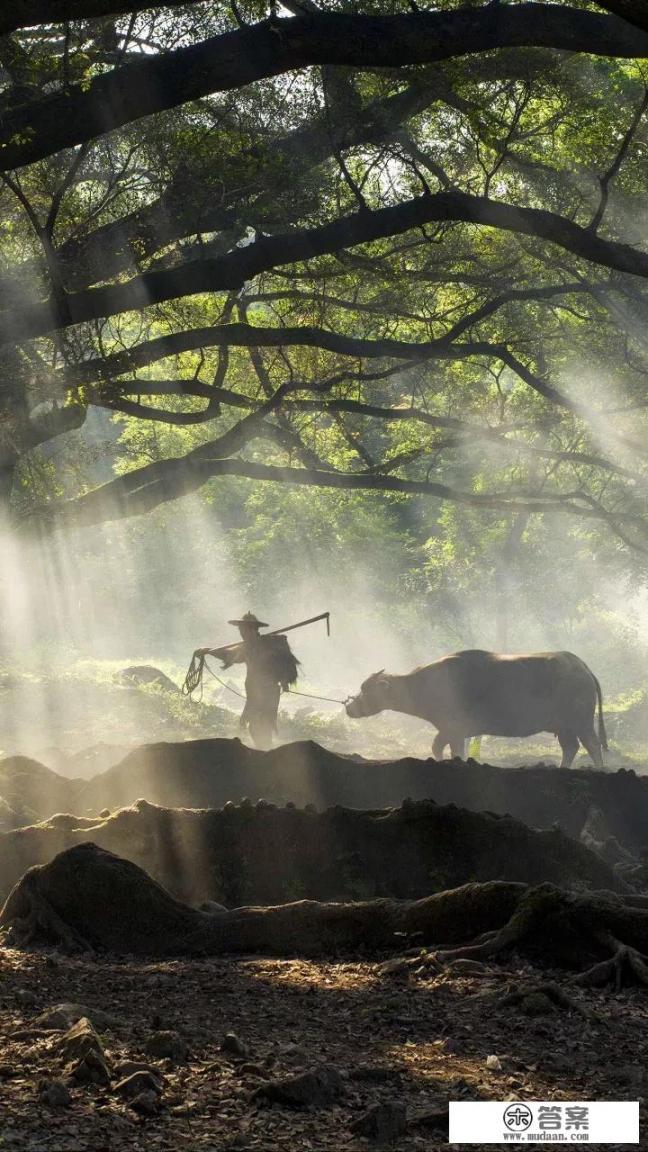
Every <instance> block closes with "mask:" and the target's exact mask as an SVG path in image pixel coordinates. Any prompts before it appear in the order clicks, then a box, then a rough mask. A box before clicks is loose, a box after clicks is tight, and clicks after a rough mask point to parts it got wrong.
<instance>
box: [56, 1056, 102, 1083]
mask: <svg viewBox="0 0 648 1152" xmlns="http://www.w3.org/2000/svg"><path fill="white" fill-rule="evenodd" d="M65 1074H66V1076H67V1077H68V1078H69V1079H71V1080H76V1082H77V1083H78V1084H103V1085H106V1084H110V1080H111V1076H110V1068H109V1067H108V1065H107V1063H106V1061H105V1060H104V1058H103V1056H102V1055H101V1054H100V1053H99V1052H95V1051H93V1050H92V1049H90V1051H89V1052H87V1053H86V1055H85V1056H84V1057H83V1059H81V1060H77V1061H76V1063H72V1064H68V1066H67V1068H66V1069H65Z"/></svg>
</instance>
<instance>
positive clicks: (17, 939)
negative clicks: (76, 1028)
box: [0, 843, 648, 986]
mask: <svg viewBox="0 0 648 1152" xmlns="http://www.w3.org/2000/svg"><path fill="white" fill-rule="evenodd" d="M647 905H648V902H647V901H645V900H642V899H641V898H640V897H637V896H630V897H626V896H623V895H618V894H615V893H611V892H591V893H582V892H567V891H564V890H562V889H560V888H557V887H555V886H554V885H551V884H542V885H539V886H536V887H530V886H528V885H525V884H520V883H515V882H510V881H491V882H490V883H486V884H466V885H464V886H463V887H461V888H456V889H451V890H449V891H446V892H440V893H437V894H436V895H433V896H429V897H427V898H425V899H423V900H415V901H398V900H390V899H385V900H370V901H358V902H356V903H339V904H333V903H319V902H317V901H310V900H302V901H298V902H296V903H292V904H284V905H279V906H276V907H268V908H252V907H246V908H237V909H233V910H231V911H225V912H218V913H216V914H210V913H207V912H202V911H198V910H196V909H193V908H190V907H189V906H188V905H186V904H183V903H181V902H180V901H178V900H175V899H174V898H173V897H172V896H171V895H170V894H169V893H168V892H167V891H166V890H165V889H164V888H163V887H162V886H161V885H160V884H158V883H156V881H154V880H152V879H151V877H150V876H148V875H147V874H146V872H144V871H143V870H142V869H141V868H138V867H137V865H135V864H132V863H131V862H130V861H128V860H123V859H121V858H120V857H118V856H115V855H113V854H112V853H111V852H107V851H105V850H104V849H101V848H98V847H97V846H96V845H94V844H88V843H86V844H81V845H78V846H77V847H75V848H71V849H68V850H66V851H65V852H61V853H60V854H59V855H58V856H56V857H55V858H54V860H52V861H51V862H50V863H49V864H46V865H43V866H40V867H35V868H32V869H30V870H29V871H28V872H27V873H25V875H24V876H23V877H22V879H21V880H20V881H19V882H18V884H17V885H16V886H15V888H14V889H13V891H12V892H11V894H10V895H9V897H8V899H7V901H6V903H5V905H4V907H3V909H2V911H1V912H0V930H2V931H3V932H4V933H5V935H6V938H7V939H8V941H10V942H11V943H12V944H14V945H36V944H41V943H49V944H56V945H58V946H63V947H65V948H67V949H70V950H79V949H88V948H89V949H95V950H102V951H104V950H105V951H110V952H116V953H122V954H123V953H130V954H134V955H148V956H197V955H203V956H222V955H225V954H233V953H250V952H260V953H268V954H272V955H274V956H292V955H295V954H299V955H304V956H317V955H327V954H331V953H339V952H352V953H357V952H358V951H363V952H365V953H366V952H372V953H375V952H385V951H395V950H396V951H402V949H403V947H405V946H407V944H408V943H412V942H415V943H416V944H417V945H420V946H421V947H428V948H431V947H434V948H437V949H438V948H439V947H440V946H445V951H443V952H441V953H438V958H439V959H440V960H442V961H447V960H449V959H455V958H457V957H466V956H469V957H477V958H480V959H483V958H485V957H486V958H488V959H491V960H492V959H495V958H497V957H499V956H502V955H505V954H507V953H510V952H511V951H515V952H519V953H522V954H524V955H525V956H527V957H529V958H530V959H531V960H533V961H535V962H539V963H544V964H551V965H561V966H565V967H568V968H571V969H576V970H579V969H583V968H584V969H585V971H580V972H579V975H578V979H579V980H580V982H584V983H588V982H589V983H603V982H605V981H607V980H610V979H613V980H614V981H615V983H616V984H617V986H619V985H620V983H621V982H622V980H623V979H624V978H631V979H633V980H636V981H639V982H641V983H648V958H647V957H646V952H647V951H648V906H647Z"/></svg>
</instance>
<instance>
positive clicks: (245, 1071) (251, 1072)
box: [238, 1064, 268, 1080]
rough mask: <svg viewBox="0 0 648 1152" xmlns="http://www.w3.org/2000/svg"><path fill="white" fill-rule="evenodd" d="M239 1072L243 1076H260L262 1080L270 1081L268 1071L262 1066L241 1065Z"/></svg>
mask: <svg viewBox="0 0 648 1152" xmlns="http://www.w3.org/2000/svg"><path fill="white" fill-rule="evenodd" d="M238 1070H239V1072H240V1073H241V1075H242V1076H258V1077H259V1079H260V1080H267V1079H268V1069H267V1068H264V1067H263V1065H262V1064H241V1065H239V1069H238Z"/></svg>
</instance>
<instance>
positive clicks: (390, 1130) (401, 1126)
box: [351, 1100, 407, 1144]
mask: <svg viewBox="0 0 648 1152" xmlns="http://www.w3.org/2000/svg"><path fill="white" fill-rule="evenodd" d="M351 1131H352V1132H354V1133H355V1135H356V1136H363V1137H364V1138H365V1139H366V1140H371V1141H372V1142H373V1143H375V1144H393V1143H394V1141H395V1140H398V1139H399V1138H400V1137H401V1136H403V1135H404V1134H405V1132H406V1131H407V1113H406V1111H405V1105H404V1104H401V1103H400V1101H396V1100H390V1101H387V1102H386V1103H385V1104H374V1106H373V1108H370V1109H369V1110H368V1111H367V1112H365V1113H364V1115H363V1116H360V1117H358V1119H357V1120H354V1122H353V1124H352V1125H351Z"/></svg>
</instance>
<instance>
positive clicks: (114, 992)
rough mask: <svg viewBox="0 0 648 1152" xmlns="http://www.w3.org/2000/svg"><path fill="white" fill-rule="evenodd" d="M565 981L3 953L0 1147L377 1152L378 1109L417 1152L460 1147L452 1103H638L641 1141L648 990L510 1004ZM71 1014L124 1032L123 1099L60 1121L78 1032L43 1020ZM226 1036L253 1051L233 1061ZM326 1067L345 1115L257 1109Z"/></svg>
mask: <svg viewBox="0 0 648 1152" xmlns="http://www.w3.org/2000/svg"><path fill="white" fill-rule="evenodd" d="M462 965H463V971H462ZM466 966H467V967H468V971H466ZM387 967H388V965H387ZM551 979H558V980H559V981H560V984H561V987H562V988H563V989H567V988H568V984H567V983H566V976H565V973H562V974H558V973H555V972H554V973H547V972H544V973H539V972H538V970H537V969H531V968H529V967H526V966H523V965H516V964H515V963H514V962H511V963H510V964H509V965H508V966H507V967H501V966H496V965H493V966H491V967H486V966H479V965H475V964H474V962H473V965H472V967H471V965H470V962H466V961H463V962H461V961H459V962H457V961H455V964H454V966H450V967H446V968H445V969H443V970H442V971H441V972H440V973H434V972H433V971H431V970H430V969H429V968H424V969H420V970H414V971H413V973H412V974H411V975H405V976H404V975H397V974H394V973H389V972H388V971H387V972H386V971H385V969H384V968H383V967H382V966H381V964H380V963H379V961H378V960H376V959H373V960H371V961H367V960H366V959H365V960H363V959H356V960H354V961H353V962H349V961H348V960H345V961H340V960H331V961H326V962H325V961H322V962H317V963H315V962H306V961H303V960H267V959H259V958H256V957H255V958H241V959H234V960H205V961H192V962H187V961H175V962H165V963H160V962H155V963H146V962H142V961H135V960H133V959H128V958H126V959H125V960H122V961H117V960H114V959H107V958H92V957H81V958H68V957H65V956H62V955H59V954H57V953H20V952H16V951H11V950H4V951H3V952H2V953H1V954H0V1035H1V1050H0V1109H1V1111H0V1117H1V1119H0V1147H1V1148H2V1149H3V1152H4V1149H16V1150H20V1152H22V1150H29V1152H122V1150H125V1149H128V1150H129V1152H140V1150H141V1152H144V1149H146V1150H147V1152H150V1150H151V1149H161V1150H164V1149H166V1150H169V1152H171V1150H173V1152H176V1150H178V1149H180V1148H182V1149H186V1152H216V1150H219V1152H220V1150H224V1149H232V1150H234V1149H240V1150H245V1149H250V1150H251V1149H255V1150H263V1152H271V1150H286V1152H288V1150H290V1152H305V1150H311V1149H312V1150H314V1152H319V1150H321V1152H325V1150H327V1149H331V1150H333V1149H335V1150H336V1152H337V1150H339V1149H342V1148H343V1149H348V1150H349V1152H354V1150H356V1149H357V1150H361V1149H368V1148H370V1147H372V1146H375V1144H374V1145H372V1144H371V1143H370V1142H368V1141H367V1139H365V1138H363V1137H361V1136H359V1135H357V1134H355V1133H354V1132H353V1128H352V1126H353V1124H354V1122H356V1121H358V1120H359V1119H360V1118H361V1117H362V1116H363V1115H364V1114H365V1113H366V1112H367V1110H369V1109H371V1108H372V1107H373V1106H374V1105H376V1104H379V1103H398V1102H401V1103H402V1104H404V1105H405V1106H406V1110H407V1130H406V1132H405V1133H404V1134H403V1135H402V1136H400V1137H399V1138H398V1139H397V1140H396V1146H397V1148H398V1149H399V1152H413V1150H414V1149H423V1148H424V1149H426V1150H431V1149H437V1148H439V1149H440V1148H443V1147H447V1119H446V1106H447V1101H448V1100H452V1099H494V1100H510V1099H516V1098H518V1097H519V1098H521V1099H525V1100H534V1099H535V1100H538V1099H540V1100H543V1099H567V1100H569V1099H571V1100H604V1099H613V1100H624V1099H630V1100H637V1099H639V1100H640V1101H642V1107H641V1112H642V1128H643V1126H644V1123H645V1107H644V1104H643V1100H644V1093H645V1094H646V1096H648V1030H647V1018H648V1001H647V999H646V996H645V992H641V991H639V990H636V989H632V988H630V989H627V990H624V991H622V992H621V993H618V994H616V993H614V992H610V991H609V990H603V991H600V992H599V991H590V990H588V991H584V990H580V989H578V990H575V991H573V992H572V991H570V992H569V995H570V996H572V997H573V1001H574V1010H569V1009H566V1008H564V1007H558V1006H556V1005H553V1004H552V1003H551V1001H550V1000H548V999H547V998H546V997H542V996H540V997H538V996H535V997H534V998H532V999H531V1000H530V1001H525V1002H524V1003H525V1007H524V1008H521V1007H520V1006H519V1005H517V1006H513V1007H510V1006H505V1005H502V1004H501V1003H500V1001H501V1000H502V998H503V996H505V995H506V993H507V992H508V991H509V990H511V989H517V988H527V987H529V986H536V985H537V984H538V981H539V980H544V981H546V980H551ZM64 1002H76V1003H80V1004H82V1005H84V1006H85V1008H86V1009H87V1010H89V1012H90V1015H91V1017H92V1014H93V1013H95V1012H96V1011H97V1010H102V1011H103V1012H105V1013H109V1014H110V1016H111V1017H112V1018H113V1019H112V1020H111V1022H110V1025H109V1026H107V1025H106V1022H105V1021H102V1022H101V1023H98V1024H97V1031H98V1034H99V1037H100V1040H101V1043H102V1044H103V1046H104V1049H105V1056H106V1062H107V1064H108V1067H109V1069H110V1075H111V1083H110V1084H107V1085H104V1086H99V1085H95V1084H77V1083H76V1082H72V1085H71V1086H70V1087H69V1100H68V1101H67V1103H66V1104H65V1105H63V1106H53V1105H51V1104H48V1103H46V1102H45V1100H44V1099H43V1098H42V1096H41V1093H42V1091H43V1087H44V1085H45V1086H46V1082H47V1081H51V1080H57V1079H60V1078H65V1075H66V1074H65V1072H64V1071H63V1063H64V1060H63V1058H62V1057H61V1055H60V1052H59V1051H57V1045H59V1044H60V1038H61V1036H62V1035H63V1033H62V1032H60V1031H59V1032H52V1031H39V1030H38V1029H34V1027H33V1026H32V1022H33V1021H34V1020H35V1018H36V1017H37V1016H38V1015H39V1014H40V1013H42V1012H43V1011H45V1010H46V1009H50V1008H52V1007H53V1006H55V1005H57V1004H59V1003H64ZM577 1005H578V1006H580V1007H581V1008H586V1009H589V1010H590V1011H591V1013H592V1014H593V1015H592V1018H591V1019H586V1018H585V1015H583V1014H582V1013H581V1012H580V1011H577V1010H576V1006H577ZM160 1029H162V1030H171V1031H174V1032H177V1033H178V1034H179V1038H180V1041H181V1042H182V1041H184V1042H186V1045H187V1046H188V1055H187V1056H186V1057H185V1056H184V1055H183V1054H182V1053H181V1054H180V1056H178V1057H177V1059H176V1062H172V1060H170V1059H168V1058H167V1059H160V1058H155V1057H152V1056H151V1055H150V1054H147V1045H148V1044H149V1043H150V1042H151V1037H152V1035H153V1034H154V1033H157V1032H158V1031H159V1030H160ZM229 1032H233V1033H235V1034H236V1037H237V1038H238V1040H239V1041H240V1043H241V1045H243V1046H244V1048H245V1052H244V1053H242V1054H240V1055H236V1054H233V1053H228V1052H226V1051H222V1050H221V1044H222V1042H223V1037H224V1035H225V1034H226V1033H229ZM234 1047H236V1045H234ZM180 1048H182V1043H180ZM489 1056H491V1057H492V1056H496V1057H497V1058H498V1066H497V1067H496V1068H495V1069H491V1068H488V1067H487V1064H486V1061H487V1058H488V1057H489ZM128 1062H130V1065H129V1063H128ZM489 1063H490V1064H492V1063H493V1061H492V1060H491V1061H489ZM142 1064H143V1065H145V1066H146V1067H147V1068H148V1069H149V1070H150V1071H151V1072H152V1073H153V1074H154V1075H156V1076H159V1077H160V1080H161V1082H162V1093H161V1096H158V1098H157V1102H155V1103H154V1107H153V1108H152V1113H153V1114H151V1115H146V1114H141V1113H138V1112H137V1111H135V1110H134V1108H133V1107H132V1105H130V1104H128V1103H125V1102H124V1101H123V1100H122V1099H120V1096H119V1094H118V1093H117V1092H116V1091H115V1089H116V1087H117V1083H118V1081H119V1080H120V1079H121V1078H122V1077H123V1076H125V1075H127V1074H128V1073H129V1071H132V1070H133V1068H132V1065H142ZM321 1064H329V1065H333V1066H334V1068H335V1069H336V1070H337V1072H338V1073H339V1074H340V1076H341V1078H342V1079H341V1084H340V1085H339V1088H340V1094H339V1096H338V1097H337V1098H336V1099H335V1100H333V1101H331V1102H330V1103H328V1104H326V1105H324V1106H321V1107H312V1106H311V1107H305V1108H288V1107H285V1106H283V1105H279V1104H277V1103H272V1104H271V1103H269V1102H268V1101H267V1100H266V1099H264V1098H262V1097H260V1098H259V1097H258V1098H255V1092H257V1091H258V1090H259V1089H260V1088H261V1089H262V1090H263V1086H264V1085H267V1084H268V1083H269V1082H270V1081H272V1080H276V1079H282V1078H283V1077H286V1076H290V1075H295V1074H297V1073H301V1072H303V1071H305V1070H306V1069H309V1068H313V1067H315V1066H317V1065H321ZM158 1109H159V1110H158ZM455 1147H458V1146H455ZM511 1147H514V1145H511Z"/></svg>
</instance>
